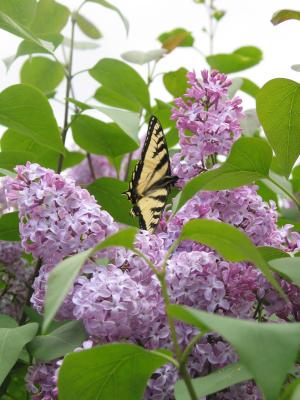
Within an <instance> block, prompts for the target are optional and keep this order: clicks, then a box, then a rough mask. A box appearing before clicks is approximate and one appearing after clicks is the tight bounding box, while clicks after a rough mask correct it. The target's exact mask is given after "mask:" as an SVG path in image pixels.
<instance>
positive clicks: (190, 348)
mask: <svg viewBox="0 0 300 400" xmlns="http://www.w3.org/2000/svg"><path fill="white" fill-rule="evenodd" d="M202 336H203V332H199V333H198V334H197V335H195V336H194V337H193V338H192V340H191V341H190V343H189V344H188V345H187V347H186V348H185V349H184V352H183V353H182V356H181V360H180V362H181V363H182V364H186V362H187V359H188V357H189V355H190V354H191V352H192V351H193V348H194V346H195V345H196V343H197V342H199V340H200V339H201V338H202Z"/></svg>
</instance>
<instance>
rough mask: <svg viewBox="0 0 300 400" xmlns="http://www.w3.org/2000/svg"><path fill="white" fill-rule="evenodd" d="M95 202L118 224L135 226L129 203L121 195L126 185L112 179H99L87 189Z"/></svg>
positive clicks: (135, 220) (126, 187)
mask: <svg viewBox="0 0 300 400" xmlns="http://www.w3.org/2000/svg"><path fill="white" fill-rule="evenodd" d="M87 189H88V191H89V192H90V193H91V194H92V195H94V196H95V198H96V200H97V202H98V203H99V204H100V205H101V206H102V208H104V210H106V211H108V212H109V213H110V215H111V216H112V217H113V218H114V219H115V220H116V221H118V222H120V223H122V224H126V225H133V226H137V219H136V218H133V217H132V216H131V215H130V214H129V211H130V208H131V203H130V202H129V201H128V199H127V197H126V196H124V195H122V193H123V192H125V191H126V190H127V189H128V184H127V183H126V182H123V181H119V180H117V179H113V178H100V179H97V180H96V181H95V182H94V183H92V184H91V185H89V186H88V187H87Z"/></svg>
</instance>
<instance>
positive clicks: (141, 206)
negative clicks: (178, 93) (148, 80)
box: [123, 116, 178, 233]
mask: <svg viewBox="0 0 300 400" xmlns="http://www.w3.org/2000/svg"><path fill="white" fill-rule="evenodd" d="M177 180H178V177H177V176H172V174H171V167H170V158H169V152H168V147H167V142H166V139H165V135H164V133H163V129H162V126H161V123H160V122H159V120H158V119H157V118H156V117H154V116H152V117H151V118H150V121H149V125H148V132H147V136H146V139H145V143H144V147H143V150H142V155H141V159H140V161H139V162H138V163H137V164H136V167H135V169H134V171H133V173H132V177H131V181H130V182H129V189H128V190H127V191H126V192H125V193H123V194H125V195H126V196H127V198H128V200H130V201H131V203H132V205H133V207H132V209H131V214H132V215H133V216H135V217H138V218H139V222H140V228H141V229H144V230H147V231H149V232H150V233H154V232H155V229H156V227H157V225H158V224H159V221H160V218H161V215H162V212H163V210H164V208H165V205H166V201H167V197H168V194H169V192H170V190H171V187H172V186H173V185H174V184H175V183H176V181H177Z"/></svg>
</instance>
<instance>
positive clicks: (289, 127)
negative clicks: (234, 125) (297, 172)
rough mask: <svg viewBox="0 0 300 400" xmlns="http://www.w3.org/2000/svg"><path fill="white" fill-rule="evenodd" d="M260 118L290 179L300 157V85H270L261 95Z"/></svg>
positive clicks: (279, 80)
mask: <svg viewBox="0 0 300 400" xmlns="http://www.w3.org/2000/svg"><path fill="white" fill-rule="evenodd" d="M256 104H257V106H256V107H257V114H258V117H259V119H260V122H261V124H262V126H263V128H264V131H265V133H266V136H267V138H268V140H269V142H270V144H271V146H272V147H273V149H274V151H275V154H276V156H277V159H278V162H279V163H280V166H281V168H282V170H283V172H284V174H285V176H286V177H288V176H289V174H290V172H291V169H292V167H293V165H294V164H295V161H296V160H297V158H298V156H299V154H300V141H299V135H298V133H299V129H300V114H299V112H298V110H299V107H300V85H299V83H297V82H294V81H292V80H289V79H284V78H276V79H272V80H271V81H269V82H267V83H266V84H265V85H264V86H263V87H262V89H260V91H259V93H258V95H257V102H256Z"/></svg>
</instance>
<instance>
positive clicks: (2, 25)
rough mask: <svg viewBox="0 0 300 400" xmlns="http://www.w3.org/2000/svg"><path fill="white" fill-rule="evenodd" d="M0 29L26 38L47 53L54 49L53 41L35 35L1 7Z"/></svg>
mask: <svg viewBox="0 0 300 400" xmlns="http://www.w3.org/2000/svg"><path fill="white" fill-rule="evenodd" d="M0 29H4V30H5V31H8V32H10V33H12V34H13V35H16V36H19V37H21V38H23V39H26V40H27V41H29V42H30V43H33V44H35V45H37V46H39V47H41V48H43V49H44V50H45V51H46V52H47V53H48V52H49V53H51V51H52V50H53V45H52V43H49V42H46V41H43V40H40V39H38V37H37V36H35V35H34V34H33V33H32V32H31V31H30V30H29V29H28V28H27V27H26V26H24V25H22V24H21V23H19V22H17V21H15V20H14V19H12V18H11V17H10V16H8V15H7V14H5V13H4V12H3V11H1V9H0Z"/></svg>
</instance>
